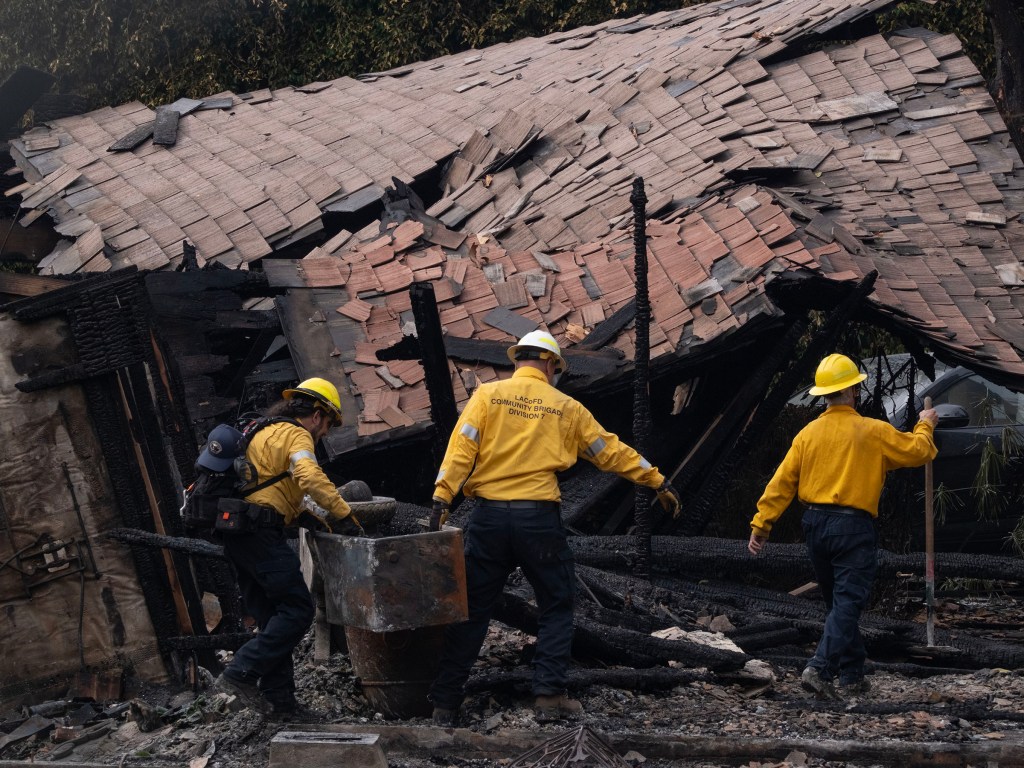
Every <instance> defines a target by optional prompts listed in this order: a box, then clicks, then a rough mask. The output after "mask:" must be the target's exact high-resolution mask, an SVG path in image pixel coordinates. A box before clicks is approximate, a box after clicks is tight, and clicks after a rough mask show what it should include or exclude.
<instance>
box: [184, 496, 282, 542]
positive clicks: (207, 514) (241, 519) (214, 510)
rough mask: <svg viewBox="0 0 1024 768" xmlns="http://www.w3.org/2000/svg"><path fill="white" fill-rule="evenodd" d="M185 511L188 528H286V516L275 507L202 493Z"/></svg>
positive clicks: (240, 530) (245, 530)
mask: <svg viewBox="0 0 1024 768" xmlns="http://www.w3.org/2000/svg"><path fill="white" fill-rule="evenodd" d="M182 512H183V522H184V523H185V527H186V529H198V530H200V531H203V530H205V531H211V530H213V531H218V532H220V533H227V534H232V533H249V532H251V531H257V530H260V529H262V528H283V527H284V518H283V517H282V516H281V515H280V514H278V512H277V510H276V509H274V508H273V507H265V506H262V505H260V504H251V503H249V502H248V501H245V499H236V498H232V497H224V496H199V497H196V498H194V499H192V502H191V503H190V504H186V506H185V508H184V509H183V510H182Z"/></svg>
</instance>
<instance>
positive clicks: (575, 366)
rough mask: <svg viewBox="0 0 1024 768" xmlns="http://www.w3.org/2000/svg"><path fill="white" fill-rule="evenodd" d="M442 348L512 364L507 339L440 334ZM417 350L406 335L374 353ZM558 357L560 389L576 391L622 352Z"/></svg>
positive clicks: (388, 356) (408, 355) (412, 354)
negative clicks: (562, 360) (561, 373)
mask: <svg viewBox="0 0 1024 768" xmlns="http://www.w3.org/2000/svg"><path fill="white" fill-rule="evenodd" d="M444 348H445V352H446V353H447V355H448V357H449V358H451V359H453V360H463V361H465V362H467V363H480V364H483V365H491V366H494V367H495V368H511V367H512V363H511V362H510V361H509V359H508V355H507V354H506V353H507V351H508V348H509V344H508V342H504V341H487V340H484V339H466V338H461V337H458V336H448V335H446V336H444ZM419 354H420V353H419V345H418V343H417V341H416V339H413V338H411V337H409V336H406V337H405V338H403V339H402V340H401V341H399V342H397V343H395V344H393V345H392V346H390V347H388V348H387V349H382V350H380V351H379V352H378V353H377V359H378V360H381V361H384V362H386V361H388V360H418V359H419ZM562 357H564V358H565V361H566V363H567V364H568V366H569V367H568V370H567V371H566V373H565V375H564V376H563V377H562V382H563V383H562V384H560V385H559V389H561V390H563V391H564V392H573V391H578V390H580V389H583V388H585V387H588V386H590V384H591V383H593V382H595V381H600V380H603V379H606V378H609V377H612V376H614V375H616V374H618V373H619V372H620V371H621V365H622V363H621V359H622V353H621V352H620V351H619V350H617V349H611V348H606V349H602V350H586V349H579V348H573V349H566V350H563V351H562Z"/></svg>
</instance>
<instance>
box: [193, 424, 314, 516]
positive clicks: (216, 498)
mask: <svg viewBox="0 0 1024 768" xmlns="http://www.w3.org/2000/svg"><path fill="white" fill-rule="evenodd" d="M281 422H287V423H289V424H294V425H295V426H297V427H301V426H302V425H301V424H299V422H297V421H295V419H290V418H287V417H284V416H276V417H261V418H258V419H255V420H253V421H250V422H248V423H247V424H246V425H245V427H244V428H243V429H242V430H241V431H240V430H238V429H236V428H235V427H234V426H232V425H230V424H218V425H217V426H216V427H214V428H213V429H212V430H210V439H209V440H208V441H207V443H206V445H205V446H203V450H202V452H201V453H200V455H199V459H198V460H197V461H196V480H195V482H194V483H192V485H191V486H189V487H188V488H187V489H186V490H185V502H184V504H183V505H182V507H181V520H182V523H183V524H184V526H185V530H186V531H188V532H189V533H203V532H209V531H212V530H214V528H215V526H216V523H217V520H218V518H219V517H220V511H221V510H222V508H223V507H224V506H225V505H224V500H225V499H234V500H237V501H238V502H240V503H242V500H243V499H244V497H245V496H248V495H249V494H251V493H255V492H256V491H259V490H262V489H264V488H267V487H269V486H271V485H273V484H274V483H276V482H279V481H280V480H283V479H284V478H285V477H287V476H288V470H285V471H284V472H281V473H280V474H277V475H274V476H273V477H270V478H266V479H265V480H260V478H259V477H258V475H257V472H256V470H255V468H254V467H253V465H252V463H251V462H249V460H248V459H246V457H245V452H246V449H247V448H248V447H249V443H250V441H251V440H252V438H253V437H254V436H255V435H256V433H257V432H259V431H260V430H261V429H263V428H264V427H269V426H270V425H271V424H279V423H281Z"/></svg>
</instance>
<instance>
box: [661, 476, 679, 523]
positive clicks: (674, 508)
mask: <svg viewBox="0 0 1024 768" xmlns="http://www.w3.org/2000/svg"><path fill="white" fill-rule="evenodd" d="M656 493H657V494H658V503H659V504H661V508H662V509H664V510H665V511H666V512H668V513H670V514H671V515H672V517H679V513H680V512H682V510H683V500H682V499H680V498H679V491H677V490H676V489H675V488H674V487H673V486H672V483H670V482H669V481H668V480H666V481H665V482H664V483H662V484H661V487H660V488H658V490H657V491H656Z"/></svg>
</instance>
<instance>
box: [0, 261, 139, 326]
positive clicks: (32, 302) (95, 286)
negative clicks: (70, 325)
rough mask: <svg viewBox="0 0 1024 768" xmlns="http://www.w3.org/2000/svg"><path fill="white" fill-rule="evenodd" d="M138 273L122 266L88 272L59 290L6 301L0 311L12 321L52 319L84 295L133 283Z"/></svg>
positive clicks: (136, 270)
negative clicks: (12, 318)
mask: <svg viewBox="0 0 1024 768" xmlns="http://www.w3.org/2000/svg"><path fill="white" fill-rule="evenodd" d="M138 274H139V272H138V268H136V267H125V268H124V269H118V270H115V271H113V272H105V273H103V274H99V275H97V274H95V273H90V276H89V277H87V278H80V279H77V280H73V281H69V282H68V284H67V285H66V286H64V287H62V288H55V289H53V290H52V291H47V292H46V293H43V294H40V295H39V296H31V297H28V298H25V299H17V300H16V301H11V302H8V303H7V304H4V305H3V307H2V309H3V310H4V311H5V312H10V313H11V315H12V316H13V317H14V319H15V320H21V321H23V322H27V321H31V320H42V319H43V318H45V317H52V316H53V315H58V314H60V313H62V312H65V311H67V309H68V307H70V306H74V304H75V303H76V302H77V301H78V300H79V297H81V296H82V295H83V294H89V293H92V292H94V291H96V290H99V289H100V288H105V289H116V288H118V287H121V286H123V285H127V284H129V283H131V282H133V281H134V280H136V279H137V278H138Z"/></svg>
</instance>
